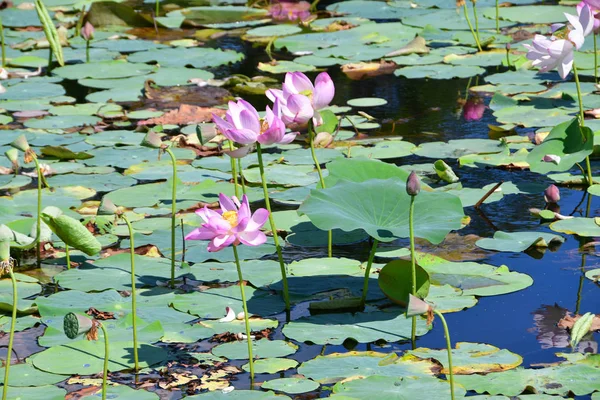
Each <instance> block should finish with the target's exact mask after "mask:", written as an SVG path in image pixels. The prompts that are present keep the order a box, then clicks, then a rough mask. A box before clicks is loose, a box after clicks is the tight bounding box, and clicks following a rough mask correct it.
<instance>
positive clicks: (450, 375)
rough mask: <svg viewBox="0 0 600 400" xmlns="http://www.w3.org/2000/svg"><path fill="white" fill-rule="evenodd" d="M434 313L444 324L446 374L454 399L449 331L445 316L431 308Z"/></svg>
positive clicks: (451, 396) (451, 395)
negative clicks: (446, 357)
mask: <svg viewBox="0 0 600 400" xmlns="http://www.w3.org/2000/svg"><path fill="white" fill-rule="evenodd" d="M433 312H434V313H435V315H437V316H438V317H440V320H441V321H442V325H443V326H444V336H445V337H446V347H447V348H448V376H449V377H450V379H449V380H450V398H451V399H452V400H454V372H453V371H452V342H451V340H450V331H449V330H448V324H447V323H446V318H444V315H443V314H442V313H441V312H439V311H438V310H435V309H434V310H433ZM413 318H414V317H413Z"/></svg>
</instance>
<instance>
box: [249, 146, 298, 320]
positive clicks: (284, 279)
mask: <svg viewBox="0 0 600 400" xmlns="http://www.w3.org/2000/svg"><path fill="white" fill-rule="evenodd" d="M256 155H257V157H258V169H259V171H260V180H261V182H262V187H263V195H264V197H265V205H266V206H267V211H269V223H270V224H271V231H272V232H273V242H274V243H275V249H276V250H277V257H278V258H279V267H280V269H281V281H282V283H283V299H284V301H285V310H286V311H288V312H289V311H290V293H289V290H288V281H287V273H286V271H285V264H284V262H283V254H282V253H281V246H280V245H279V237H278V236H277V227H276V226H275V219H273V213H272V212H271V201H270V200H269V190H268V189H267V179H266V178H265V166H264V163H263V158H262V148H261V146H260V143H256Z"/></svg>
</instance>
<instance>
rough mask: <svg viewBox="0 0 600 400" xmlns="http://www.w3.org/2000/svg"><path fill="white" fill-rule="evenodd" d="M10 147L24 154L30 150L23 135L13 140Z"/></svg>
mask: <svg viewBox="0 0 600 400" xmlns="http://www.w3.org/2000/svg"><path fill="white" fill-rule="evenodd" d="M10 145H11V146H12V147H14V148H15V149H19V150H21V151H23V152H26V151H27V150H29V149H30V147H29V143H28V142H27V138H26V137H25V135H21V136H19V137H18V138H16V139H15V140H13V141H12V143H11V144H10Z"/></svg>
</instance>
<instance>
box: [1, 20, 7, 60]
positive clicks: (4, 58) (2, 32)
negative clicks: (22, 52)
mask: <svg viewBox="0 0 600 400" xmlns="http://www.w3.org/2000/svg"><path fill="white" fill-rule="evenodd" d="M0 41H1V44H2V68H5V67H6V44H5V41H4V25H2V18H0Z"/></svg>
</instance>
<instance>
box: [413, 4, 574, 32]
mask: <svg viewBox="0 0 600 400" xmlns="http://www.w3.org/2000/svg"><path fill="white" fill-rule="evenodd" d="M435 5H436V6H437V3H436V4H435ZM516 8H517V9H521V8H522V7H516ZM488 10H493V12H494V19H493V20H491V19H487V18H479V28H480V29H496V14H495V13H496V10H495V9H493V8H492V9H486V8H483V9H482V8H478V10H477V11H478V13H480V14H479V15H481V13H482V12H484V13H485V12H488ZM504 10H507V9H506V8H504V9H503V10H502V12H503V11H504ZM569 10H572V8H569ZM427 11H428V12H427V13H425V14H422V15H410V16H408V17H405V18H402V22H403V23H404V24H406V25H411V26H418V27H421V28H424V27H425V26H427V25H432V26H433V27H435V28H438V29H448V30H468V29H469V25H468V24H467V20H466V19H465V14H464V9H463V8H460V9H459V10H458V12H457V10H456V8H455V7H452V9H445V10H431V11H430V10H427ZM469 12H470V13H471V15H470V20H471V23H473V15H472V12H473V10H472V8H471V5H470V4H469ZM502 12H501V13H500V15H501V16H504V15H503V13H502ZM535 12H536V11H532V13H535ZM563 19H564V16H563V18H562V19H561V20H560V21H563ZM511 25H514V23H511V22H507V21H500V27H501V28H504V27H507V26H511Z"/></svg>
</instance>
